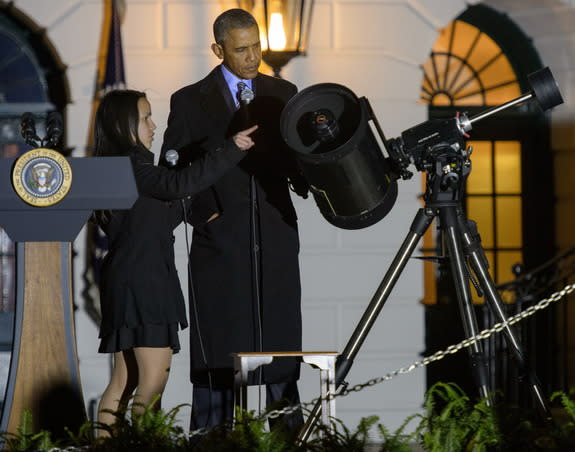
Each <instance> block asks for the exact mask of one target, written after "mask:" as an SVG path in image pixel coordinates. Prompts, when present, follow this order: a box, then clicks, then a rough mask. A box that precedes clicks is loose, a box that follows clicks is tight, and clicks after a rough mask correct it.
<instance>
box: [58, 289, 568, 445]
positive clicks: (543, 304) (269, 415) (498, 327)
mask: <svg viewBox="0 0 575 452" xmlns="http://www.w3.org/2000/svg"><path fill="white" fill-rule="evenodd" d="M573 291H575V284H568V285H566V286H565V287H564V288H563V289H561V290H560V291H558V292H555V293H553V294H552V295H551V296H549V298H544V299H543V300H541V301H539V302H538V303H537V304H535V305H533V306H530V307H529V308H527V309H526V310H525V311H522V312H520V313H519V314H516V315H514V316H512V317H509V318H508V319H507V320H506V321H504V322H499V323H496V324H494V325H493V326H492V327H491V328H488V329H485V330H483V331H481V332H480V333H478V334H477V335H476V336H473V337H469V338H467V339H464V340H462V341H461V342H459V343H458V344H454V345H450V346H449V347H447V348H446V349H445V350H440V351H438V352H436V353H434V354H433V355H431V356H428V357H426V358H423V359H422V360H419V361H415V362H413V363H412V364H410V365H409V366H406V367H402V368H400V369H397V370H395V371H393V372H389V373H387V374H386V375H384V376H382V377H377V378H372V379H371V380H368V381H366V382H365V383H360V384H357V385H355V386H352V387H351V388H349V389H347V388H344V389H342V390H341V391H339V392H338V393H336V394H328V396H327V398H328V400H330V399H332V398H337V397H343V396H346V395H348V394H351V393H352V392H359V391H361V390H362V389H365V388H368V387H371V386H375V385H377V384H379V383H382V382H384V381H388V380H391V379H392V378H395V377H397V376H398V375H405V374H407V373H409V372H411V371H413V370H415V369H418V368H419V367H425V366H427V365H429V364H431V363H433V362H435V361H439V360H441V359H443V358H445V357H446V356H448V355H453V354H455V353H457V352H459V351H460V350H463V349H464V348H469V347H471V346H472V345H474V344H476V343H477V342H479V341H483V340H485V339H488V338H489V337H491V336H492V335H493V334H495V333H500V332H501V331H503V330H504V329H505V328H507V327H508V326H511V325H515V324H516V323H519V322H520V321H522V320H524V319H526V318H527V317H530V316H532V315H534V314H535V313H536V312H537V311H541V310H542V309H545V308H547V307H548V306H549V305H550V304H551V303H555V302H557V301H559V300H561V299H562V298H563V297H565V296H567V295H569V294H570V293H572V292H573ZM320 400H321V399H320V398H319V397H318V398H315V399H313V400H311V401H310V402H306V403H301V404H298V405H292V406H289V407H286V408H283V409H281V410H272V411H269V412H266V413H263V414H262V415H261V416H260V417H258V418H257V419H258V420H260V421H263V420H266V419H274V418H277V417H279V416H283V415H286V414H291V413H294V412H296V411H299V410H301V409H302V408H306V407H311V406H313V405H315V404H316V403H318V402H319V401H320ZM210 430H211V429H208V428H200V429H198V430H194V431H192V432H190V433H189V436H190V437H192V436H204V435H206V434H208V433H209V432H210ZM83 450H87V449H86V447H68V448H66V449H58V448H53V449H50V451H49V452H77V451H83Z"/></svg>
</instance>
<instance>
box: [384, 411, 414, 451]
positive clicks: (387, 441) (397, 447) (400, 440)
mask: <svg viewBox="0 0 575 452" xmlns="http://www.w3.org/2000/svg"><path fill="white" fill-rule="evenodd" d="M418 417H419V416H418V415H415V414H414V415H412V416H409V417H408V418H407V419H405V421H403V423H402V424H401V425H400V426H399V428H398V429H397V430H396V431H395V432H393V433H391V432H390V431H389V429H388V428H386V427H385V426H384V425H383V424H378V425H377V428H378V429H379V434H380V436H381V439H382V440H383V443H382V446H381V449H380V452H411V450H412V448H411V443H412V442H414V441H415V439H416V437H417V431H415V432H413V433H409V434H406V433H404V431H405V429H406V428H407V426H408V424H410V423H411V421H413V420H414V419H417V418H418Z"/></svg>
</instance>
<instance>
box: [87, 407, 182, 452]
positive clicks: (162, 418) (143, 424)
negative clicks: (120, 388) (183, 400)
mask: <svg viewBox="0 0 575 452" xmlns="http://www.w3.org/2000/svg"><path fill="white" fill-rule="evenodd" d="M158 398H159V396H157V397H155V398H154V399H153V400H152V402H151V403H150V404H149V405H147V406H144V405H141V406H142V408H143V411H142V412H141V413H135V412H133V411H132V414H131V416H126V412H125V410H120V411H117V412H114V411H109V412H110V413H111V414H113V415H114V416H115V418H116V421H115V422H114V423H113V424H112V425H106V424H102V423H99V422H94V423H92V424H93V427H94V428H96V429H100V430H104V431H106V432H107V433H108V435H109V436H107V437H104V438H101V439H99V440H98V441H96V442H95V444H94V445H93V449H92V450H93V451H94V452H107V451H118V450H130V451H174V452H175V451H180V450H185V448H186V447H187V446H188V436H187V434H186V433H185V432H184V429H183V428H182V427H180V426H178V425H176V416H177V414H178V412H179V411H180V410H181V409H182V408H183V407H185V406H187V404H181V405H178V406H176V407H174V408H172V409H171V410H170V411H167V412H165V411H163V410H158V409H156V408H154V406H155V405H156V402H157V400H158Z"/></svg>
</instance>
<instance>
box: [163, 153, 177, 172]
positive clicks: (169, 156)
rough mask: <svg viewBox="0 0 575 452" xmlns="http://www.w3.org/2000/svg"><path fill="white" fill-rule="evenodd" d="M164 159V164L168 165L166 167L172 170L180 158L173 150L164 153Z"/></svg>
mask: <svg viewBox="0 0 575 452" xmlns="http://www.w3.org/2000/svg"><path fill="white" fill-rule="evenodd" d="M164 158H165V159H166V162H167V163H168V167H170V168H174V167H175V166H176V164H177V163H178V159H179V158H180V154H178V151H176V150H175V149H170V150H168V151H167V152H166V155H165V156H164Z"/></svg>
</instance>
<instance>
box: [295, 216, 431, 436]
mask: <svg viewBox="0 0 575 452" xmlns="http://www.w3.org/2000/svg"><path fill="white" fill-rule="evenodd" d="M433 218H434V214H433V213H431V212H430V211H429V210H424V209H419V211H418V212H417V214H416V216H415V218H414V220H413V222H412V223H411V227H410V231H409V233H408V234H407V236H406V237H405V239H404V241H403V243H402V244H401V247H400V248H399V250H398V252H397V254H396V255H395V257H394V259H393V262H392V263H391V265H390V266H389V268H388V269H387V272H386V274H385V276H384V277H383V280H382V281H381V283H380V285H379V287H378V288H377V290H376V292H375V294H374V295H373V297H372V299H371V301H370V303H369V305H368V307H367V309H366V310H365V312H364V313H363V316H362V317H361V320H360V321H359V323H358V325H357V326H356V328H355V330H354V332H353V334H352V336H351V338H350V339H349V341H348V342H347V345H346V346H345V348H344V350H343V352H342V353H341V354H340V355H339V356H338V359H337V361H336V372H335V385H336V388H337V389H339V387H340V386H341V384H342V383H343V380H344V378H345V377H346V375H347V374H348V373H349V371H350V369H351V365H352V364H353V360H354V358H355V356H356V355H357V352H358V351H359V348H360V347H361V345H362V344H363V342H364V341H365V338H366V337H367V334H368V333H369V330H370V329H371V327H372V326H373V324H374V322H375V321H376V319H377V316H378V315H379V312H380V311H381V308H383V305H384V304H385V302H386V301H387V299H388V297H389V295H390V294H391V291H392V289H393V287H394V286H395V283H396V282H397V280H398V279H399V277H400V275H401V273H402V272H403V269H404V267H405V265H406V264H407V261H408V260H409V258H410V257H411V255H412V254H413V251H414V250H415V247H416V246H417V244H418V243H419V240H420V239H421V237H422V236H423V234H424V233H425V231H426V230H427V228H428V227H429V225H430V224H431V222H432V221H433ZM336 391H337V390H336ZM320 414H321V400H320V401H318V402H317V403H316V404H315V406H314V408H313V409H312V411H311V412H310V414H309V416H308V417H307V420H306V422H305V424H304V426H303V427H302V429H301V430H300V432H299V433H298V437H297V443H298V444H301V443H302V442H303V441H306V440H307V439H308V438H309V436H310V435H311V432H312V430H313V428H314V425H315V424H316V423H317V421H318V420H319V417H320Z"/></svg>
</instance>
